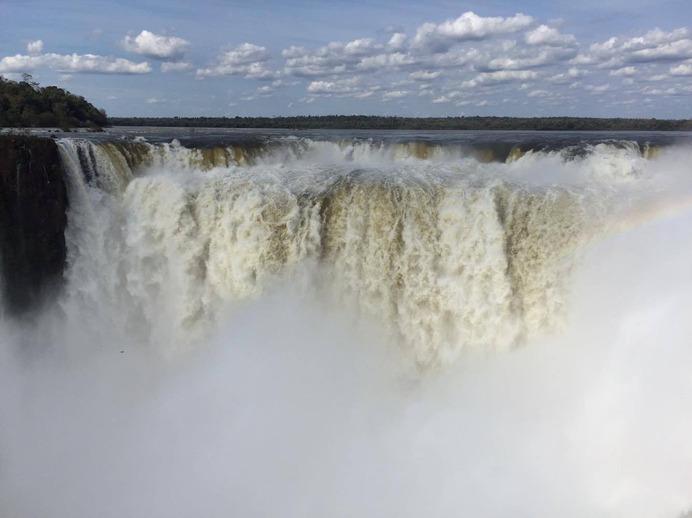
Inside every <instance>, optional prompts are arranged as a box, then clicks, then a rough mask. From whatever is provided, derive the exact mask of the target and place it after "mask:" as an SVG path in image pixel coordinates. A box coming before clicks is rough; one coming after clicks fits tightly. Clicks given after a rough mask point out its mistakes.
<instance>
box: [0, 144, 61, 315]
mask: <svg viewBox="0 0 692 518" xmlns="http://www.w3.org/2000/svg"><path fill="white" fill-rule="evenodd" d="M66 224H67V192H66V188H65V182H64V179H63V171H62V166H61V163H60V154H59V152H58V147H57V145H56V144H55V142H53V141H52V140H51V139H46V138H36V137H23V136H3V137H0V273H1V274H2V276H1V278H0V283H1V290H2V297H3V305H4V308H5V311H7V312H9V313H11V314H15V315H19V314H22V313H26V312H27V311H29V310H30V309H32V308H34V307H35V306H36V305H38V304H40V303H41V302H42V301H43V299H44V298H45V296H46V295H47V294H48V293H50V292H51V291H52V290H55V289H57V288H58V287H59V286H60V282H61V280H62V274H63V270H64V267H65V258H66V246H65V226H66Z"/></svg>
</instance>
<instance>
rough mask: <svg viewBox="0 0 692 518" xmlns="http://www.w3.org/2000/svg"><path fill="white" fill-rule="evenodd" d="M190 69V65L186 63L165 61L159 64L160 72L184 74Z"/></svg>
mask: <svg viewBox="0 0 692 518" xmlns="http://www.w3.org/2000/svg"><path fill="white" fill-rule="evenodd" d="M191 68H192V63H190V62H187V61H166V62H165V63H161V72H163V73H169V72H185V71H186V70H190V69H191Z"/></svg>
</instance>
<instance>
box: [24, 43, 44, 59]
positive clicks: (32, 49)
mask: <svg viewBox="0 0 692 518" xmlns="http://www.w3.org/2000/svg"><path fill="white" fill-rule="evenodd" d="M26 51H27V52H28V53H29V54H31V55H36V54H40V53H41V52H43V41H41V40H36V41H30V42H29V43H27V44H26Z"/></svg>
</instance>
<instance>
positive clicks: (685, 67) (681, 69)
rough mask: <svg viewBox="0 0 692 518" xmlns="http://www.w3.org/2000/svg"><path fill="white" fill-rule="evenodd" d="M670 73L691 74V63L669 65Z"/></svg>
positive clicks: (677, 74) (675, 74) (676, 74)
mask: <svg viewBox="0 0 692 518" xmlns="http://www.w3.org/2000/svg"><path fill="white" fill-rule="evenodd" d="M670 73H671V75H674V76H692V63H680V64H679V65H677V66H674V67H671V69H670Z"/></svg>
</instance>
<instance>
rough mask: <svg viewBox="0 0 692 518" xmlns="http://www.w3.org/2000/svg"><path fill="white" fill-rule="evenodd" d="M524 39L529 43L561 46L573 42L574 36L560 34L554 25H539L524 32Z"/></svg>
mask: <svg viewBox="0 0 692 518" xmlns="http://www.w3.org/2000/svg"><path fill="white" fill-rule="evenodd" d="M524 41H526V43H528V44H529V45H550V46H553V45H555V46H562V45H570V44H572V43H574V42H575V41H576V38H575V37H574V36H573V35H572V34H560V32H559V31H558V30H557V29H555V28H554V27H548V26H547V25H539V26H538V27H536V28H535V29H533V30H532V31H529V32H527V33H526V36H524Z"/></svg>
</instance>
